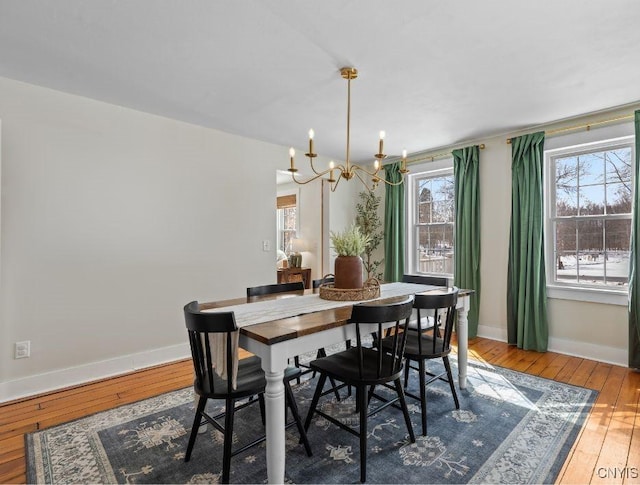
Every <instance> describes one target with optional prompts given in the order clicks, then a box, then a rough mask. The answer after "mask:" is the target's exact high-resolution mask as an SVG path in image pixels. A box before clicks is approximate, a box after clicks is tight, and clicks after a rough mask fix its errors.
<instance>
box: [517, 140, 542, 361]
mask: <svg viewBox="0 0 640 485" xmlns="http://www.w3.org/2000/svg"><path fill="white" fill-rule="evenodd" d="M543 150H544V132H539V133H532V134H529V135H524V136H520V137H517V138H512V139H511V158H512V163H511V177H512V188H511V234H510V237H509V269H508V275H507V334H508V339H509V343H510V344H516V345H517V346H518V347H519V348H522V349H526V350H537V351H539V352H545V351H546V350H547V343H548V339H549V328H548V324H547V283H546V278H545V267H544V242H543V226H544V216H543V212H544V211H543V207H544V206H543V199H542V190H543V184H542V180H543V179H542V173H543V172H542V170H543V159H544V157H543Z"/></svg>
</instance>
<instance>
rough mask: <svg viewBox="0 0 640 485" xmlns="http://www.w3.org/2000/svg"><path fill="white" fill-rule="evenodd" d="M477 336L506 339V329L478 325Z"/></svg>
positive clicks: (500, 340) (504, 340) (502, 340)
mask: <svg viewBox="0 0 640 485" xmlns="http://www.w3.org/2000/svg"><path fill="white" fill-rule="evenodd" d="M478 337H483V338H488V339H491V340H497V341H498V342H506V341H507V329H506V328H499V327H488V326H486V325H478Z"/></svg>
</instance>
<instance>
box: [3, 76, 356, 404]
mask: <svg viewBox="0 0 640 485" xmlns="http://www.w3.org/2000/svg"><path fill="white" fill-rule="evenodd" d="M0 119H1V120H2V133H1V134H2V147H1V159H0V161H1V165H0V166H1V168H2V177H1V182H2V185H1V196H2V199H1V210H2V212H1V219H0V223H1V226H0V248H1V250H2V253H1V259H0V271H1V272H0V285H1V286H0V305H1V309H0V337H1V344H0V401H2V400H7V399H12V398H15V397H18V396H20V395H27V394H32V393H35V392H41V391H44V390H47V389H50V388H55V387H59V386H61V385H70V384H73V383H76V382H82V381H85V380H87V379H91V378H98V377H103V376H105V375H109V374H113V373H119V372H124V371H128V370H131V369H134V368H138V367H142V366H146V365H152V364H156V363H159V362H162V361H166V360H172V359H175V358H177V357H181V356H186V355H187V344H186V334H185V331H184V319H183V315H182V306H183V305H184V304H185V303H187V302H188V301H190V300H192V299H198V300H201V301H207V300H212V299H222V298H230V297H236V296H240V295H243V294H244V293H245V288H246V287H247V286H252V285H257V284H263V283H265V282H273V281H275V272H274V261H275V253H274V251H275V231H276V229H275V228H276V221H275V210H273V208H274V205H275V203H274V201H275V197H276V184H275V181H274V174H275V170H276V169H277V168H279V167H280V168H285V167H286V166H287V164H288V160H289V158H288V153H287V152H288V147H280V146H276V145H271V144H267V143H262V142H258V141H255V140H251V139H247V138H241V137H237V136H232V135H229V134H225V133H222V132H219V131H215V130H210V129H205V128H202V127H198V126H194V125H189V124H186V123H182V122H178V121H174V120H170V119H166V118H162V117H158V116H153V115H149V114H145V113H141V112H137V111H133V110H130V109H126V108H121V107H118V106H113V105H109V104H106V103H101V102H97V101H94V100H90V99H86V98H82V97H78V96H72V95H68V94H63V93H60V92H56V91H52V90H49V89H44V88H40V87H36V86H32V85H28V84H24V83H19V82H15V81H12V80H8V79H3V78H0ZM272 181H273V182H272ZM343 203H346V204H349V203H350V202H349V201H348V200H343ZM351 205H352V204H351ZM265 239H266V240H270V241H271V247H272V250H271V251H269V252H263V251H262V241H263V240H265ZM21 340H30V341H31V357H30V358H28V359H20V360H16V359H14V358H13V345H14V342H16V341H21Z"/></svg>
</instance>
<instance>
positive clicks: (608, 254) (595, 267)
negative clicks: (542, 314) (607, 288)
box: [554, 146, 633, 286]
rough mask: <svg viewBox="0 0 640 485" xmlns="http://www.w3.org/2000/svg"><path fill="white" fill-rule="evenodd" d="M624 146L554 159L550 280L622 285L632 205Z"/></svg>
mask: <svg viewBox="0 0 640 485" xmlns="http://www.w3.org/2000/svg"><path fill="white" fill-rule="evenodd" d="M631 160H632V149H631V147H630V146H622V147H616V148H613V149H609V150H600V151H594V152H586V153H580V154H577V155H571V156H566V157H562V158H556V159H555V160H554V167H555V190H556V193H555V219H554V220H555V249H556V256H555V258H556V278H557V280H559V281H564V282H571V281H574V282H582V283H592V284H605V285H613V286H625V285H627V284H628V274H627V273H628V265H629V241H630V231H631V201H632V190H633V184H632V176H631V173H632V162H631Z"/></svg>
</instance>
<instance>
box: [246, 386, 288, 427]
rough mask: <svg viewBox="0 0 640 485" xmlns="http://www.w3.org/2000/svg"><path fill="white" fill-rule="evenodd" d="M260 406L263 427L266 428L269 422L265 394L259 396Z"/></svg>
mask: <svg viewBox="0 0 640 485" xmlns="http://www.w3.org/2000/svg"><path fill="white" fill-rule="evenodd" d="M252 397H253V396H252ZM258 406H260V417H261V418H262V426H266V425H267V420H266V413H265V407H264V393H260V394H258ZM285 412H286V411H285Z"/></svg>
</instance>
